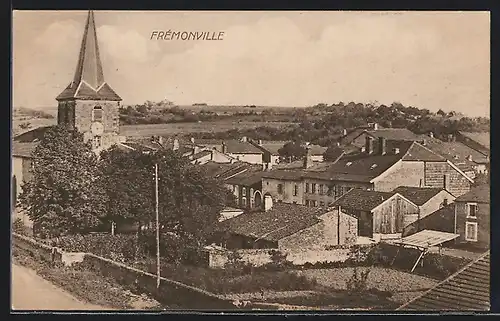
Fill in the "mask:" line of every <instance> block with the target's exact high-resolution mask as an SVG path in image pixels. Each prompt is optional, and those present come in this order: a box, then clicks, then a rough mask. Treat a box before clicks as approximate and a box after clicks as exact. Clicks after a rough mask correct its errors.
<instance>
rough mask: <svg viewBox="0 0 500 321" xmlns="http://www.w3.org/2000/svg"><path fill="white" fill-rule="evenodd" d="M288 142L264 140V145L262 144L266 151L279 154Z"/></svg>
mask: <svg viewBox="0 0 500 321" xmlns="http://www.w3.org/2000/svg"><path fill="white" fill-rule="evenodd" d="M286 143H288V142H287V141H264V142H262V145H260V146H261V147H262V148H264V149H265V150H266V151H268V152H269V153H271V155H275V156H277V155H279V153H278V150H279V149H280V148H282V147H283V146H285V144H286Z"/></svg>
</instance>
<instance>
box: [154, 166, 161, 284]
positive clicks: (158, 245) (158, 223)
mask: <svg viewBox="0 0 500 321" xmlns="http://www.w3.org/2000/svg"><path fill="white" fill-rule="evenodd" d="M155 211H156V277H157V278H156V288H159V287H160V215H159V211H158V162H156V163H155Z"/></svg>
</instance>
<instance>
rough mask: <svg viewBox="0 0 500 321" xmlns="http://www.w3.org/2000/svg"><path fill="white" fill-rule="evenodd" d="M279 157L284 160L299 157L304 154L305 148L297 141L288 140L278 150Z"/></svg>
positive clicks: (288, 160)
mask: <svg viewBox="0 0 500 321" xmlns="http://www.w3.org/2000/svg"><path fill="white" fill-rule="evenodd" d="M278 153H279V155H280V157H281V158H282V159H283V161H285V162H293V161H295V160H298V159H301V158H303V157H304V155H305V154H306V149H305V147H304V146H302V145H301V144H300V143H299V142H288V143H286V144H285V145H283V147H281V148H280V149H279V150H278Z"/></svg>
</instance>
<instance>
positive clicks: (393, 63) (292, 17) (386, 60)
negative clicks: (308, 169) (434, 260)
mask: <svg viewBox="0 0 500 321" xmlns="http://www.w3.org/2000/svg"><path fill="white" fill-rule="evenodd" d="M94 13H95V22H96V25H97V37H98V41H99V50H100V54H101V60H102V63H103V67H104V77H105V80H106V82H107V83H108V84H109V85H110V86H111V87H112V88H113V89H114V90H115V91H116V92H117V93H118V94H119V95H120V96H121V97H122V98H123V104H136V103H143V102H144V101H146V100H151V101H160V100H163V99H168V100H170V101H173V102H175V103H176V104H179V105H185V104H186V105H190V104H193V103H207V104H218V105H261V106H287V107H289V106H293V107H301V106H311V105H314V104H317V103H327V104H332V103H337V102H339V101H343V102H345V103H347V102H350V101H354V102H361V103H379V104H391V103H392V102H394V101H397V102H401V103H402V104H404V105H411V106H415V107H418V108H427V109H429V110H431V111H437V110H439V109H440V108H441V109H443V110H445V111H450V110H455V111H457V112H461V113H463V114H465V115H468V116H473V117H476V116H486V117H489V114H490V104H489V101H490V15H489V13H488V12H471V11H468V12H451V11H447V12H429V11H420V12H345V11H344V12H342V11H310V12H307V11H306V12H300V11H281V12H280V11H267V12H266V11H251V12H250V11H247V12H242V11H226V12H216V11H211V12H208V11H205V12H203V11H197V12H187V11H186V12H182V11H177V12H172V11H170V12H168V11H164V12H161V11H148V12H140V11H95V12H94ZM86 17H87V12H86V11H15V12H14V13H13V45H12V46H13V62H12V65H13V66H12V68H13V82H12V83H13V89H12V90H13V105H14V106H16V107H19V106H23V107H30V108H36V107H42V106H47V107H49V106H52V107H55V106H57V102H56V101H55V97H56V96H57V95H58V94H59V93H60V92H61V91H62V90H63V89H64V88H65V87H66V86H67V85H68V84H69V83H70V81H71V80H72V78H73V74H74V72H75V68H76V61H77V56H78V52H79V49H80V48H79V47H80V43H81V38H82V34H83V28H84V25H85V21H86ZM168 30H170V31H177V32H183V31H186V32H210V33H212V32H215V33H216V34H218V33H219V32H223V33H224V34H223V36H222V40H219V41H208V40H197V41H196V40H156V39H153V40H151V34H152V32H153V31H165V32H166V31H168Z"/></svg>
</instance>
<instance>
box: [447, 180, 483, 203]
mask: <svg viewBox="0 0 500 321" xmlns="http://www.w3.org/2000/svg"><path fill="white" fill-rule="evenodd" d="M455 202H478V203H489V202H490V185H486V184H485V185H480V186H476V187H473V188H472V189H471V190H470V191H468V192H467V193H465V194H463V195H461V196H459V197H458V198H457V199H455Z"/></svg>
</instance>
